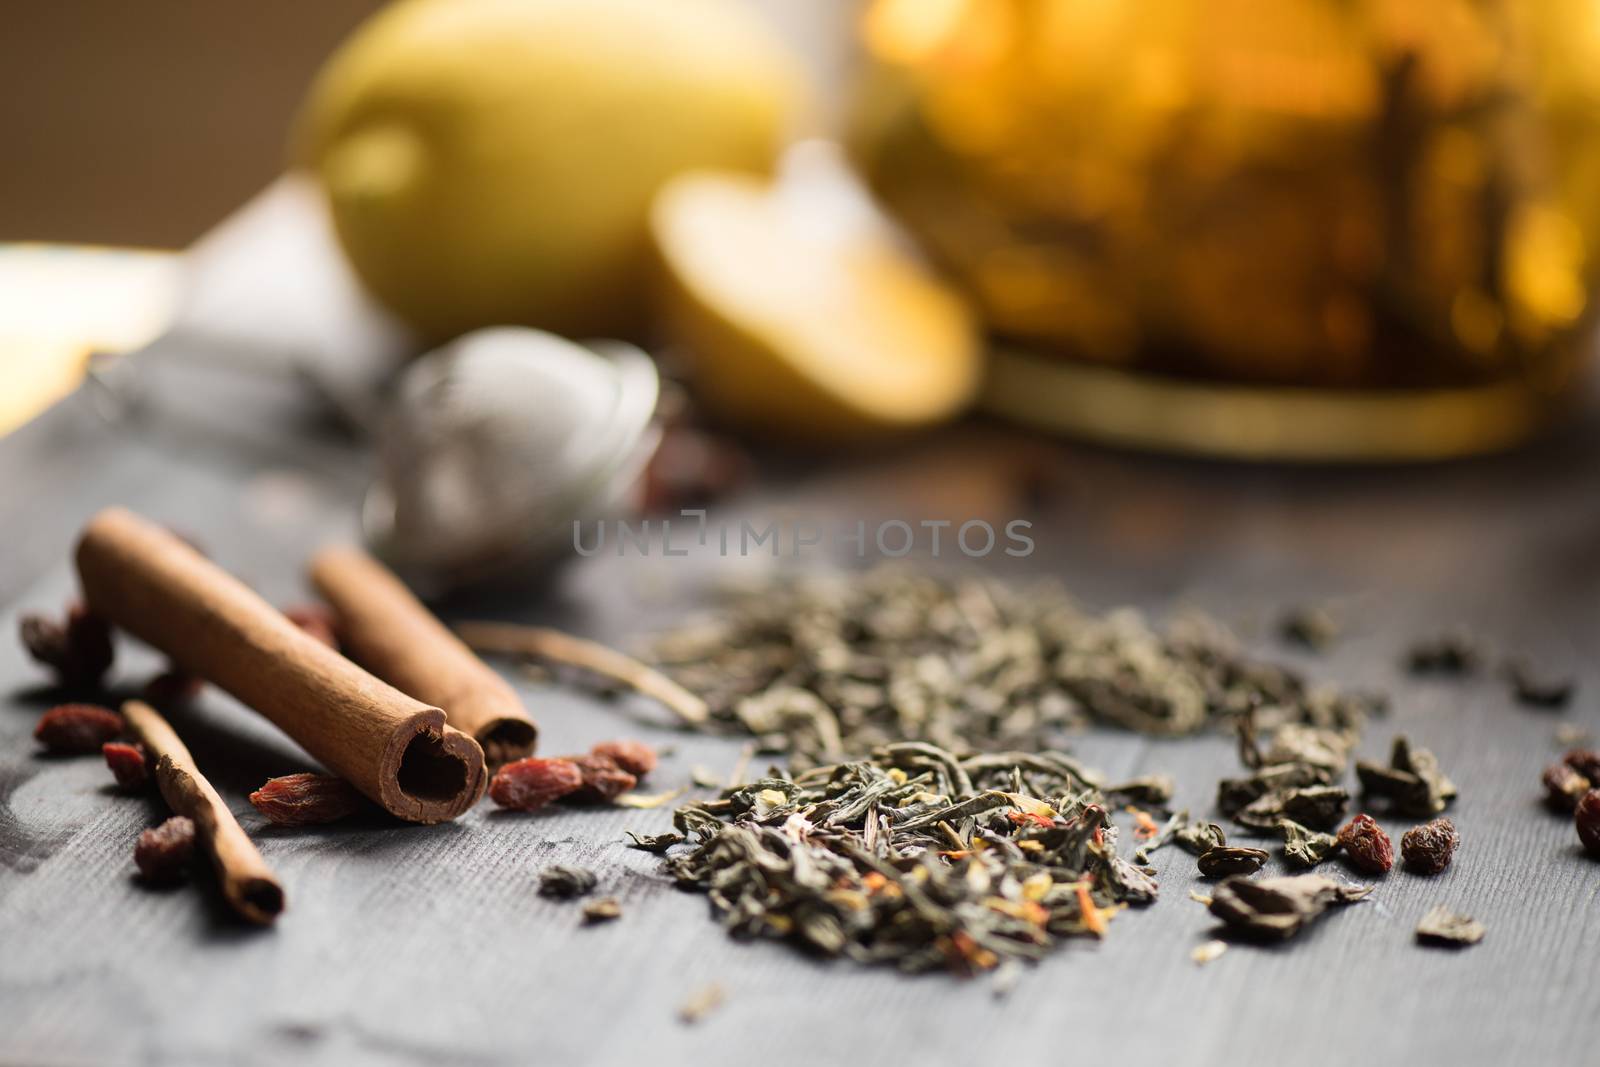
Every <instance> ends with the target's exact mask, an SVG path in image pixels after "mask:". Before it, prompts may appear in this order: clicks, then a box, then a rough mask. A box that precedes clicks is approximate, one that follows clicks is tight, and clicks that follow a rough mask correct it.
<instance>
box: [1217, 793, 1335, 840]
mask: <svg viewBox="0 0 1600 1067" xmlns="http://www.w3.org/2000/svg"><path fill="white" fill-rule="evenodd" d="M1349 803H1350V794H1349V793H1348V792H1346V791H1345V790H1344V789H1342V788H1340V787H1339V786H1336V785H1312V786H1304V787H1300V788H1295V789H1279V790H1274V791H1273V792H1270V793H1267V794H1266V795H1265V796H1262V797H1260V798H1258V799H1256V800H1254V801H1252V802H1251V803H1249V804H1248V805H1246V806H1245V807H1244V809H1243V810H1242V811H1240V812H1238V813H1237V814H1235V815H1234V817H1233V819H1234V821H1235V822H1237V823H1239V824H1240V825H1241V826H1248V827H1250V828H1251V829H1252V830H1258V831H1260V832H1262V833H1271V832H1272V831H1274V830H1276V829H1277V828H1278V823H1279V822H1281V821H1282V820H1284V819H1293V820H1294V821H1295V822H1298V823H1301V824H1303V825H1305V826H1309V827H1311V828H1312V829H1315V830H1326V829H1328V828H1329V827H1331V826H1336V825H1338V823H1339V820H1340V818H1341V817H1343V815H1344V809H1345V806H1346V805H1347V804H1349Z"/></svg>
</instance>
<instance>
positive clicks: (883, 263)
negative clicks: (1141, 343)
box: [651, 172, 981, 440]
mask: <svg viewBox="0 0 1600 1067" xmlns="http://www.w3.org/2000/svg"><path fill="white" fill-rule="evenodd" d="M651 232H652V235H653V237H654V239H655V242H656V247H657V251H658V253H659V255H660V258H661V260H662V263H663V265H664V267H665V274H666V279H667V280H666V285H665V291H664V294H663V307H662V313H663V315H662V320H663V326H664V328H665V329H666V330H667V331H668V332H669V334H670V336H671V339H672V340H673V341H674V342H676V343H678V344H679V345H681V347H682V348H683V349H684V350H685V355H686V358H687V359H688V360H689V361H690V365H691V370H692V372H693V376H694V385H695V389H696V393H697V395H698V396H699V398H700V399H701V401H702V402H703V403H704V404H705V405H706V406H707V408H708V409H710V410H711V411H712V412H714V413H716V414H718V415H720V416H721V417H723V418H725V419H727V420H729V421H733V422H737V423H740V424H743V425H745V426H749V427H753V428H756V429H759V430H762V431H766V432H770V433H772V434H775V435H781V436H787V437H798V438H804V439H811V440H831V439H839V438H848V437H859V436H863V435H870V434H872V433H874V432H876V433H883V432H893V431H896V430H906V429H911V428H914V427H919V426H925V425H928V424H931V423H935V422H938V421H940V420H943V419H947V418H949V417H950V416H952V415H954V414H956V413H957V412H959V411H961V410H962V409H963V408H964V407H965V406H966V405H967V404H968V402H969V401H970V400H971V399H972V397H973V393H974V391H975V390H976V388H977V386H978V380H979V373H980V368H981V348H980V345H979V343H978V331H977V329H976V327H975V326H974V323H973V320H972V317H971V315H970V313H969V312H968V310H967V308H966V305H965V304H964V303H963V302H962V300H961V299H960V298H959V297H958V296H957V295H956V294H955V293H953V292H952V291H950V290H949V289H948V288H947V287H946V286H945V285H943V284H942V283H941V282H940V281H939V280H938V279H937V278H935V277H934V276H933V275H932V274H931V273H929V272H928V271H927V270H926V269H925V268H924V267H923V266H922V265H921V264H920V263H919V262H918V261H917V260H916V259H914V258H913V257H912V256H911V255H909V254H908V253H907V252H905V251H903V250H902V249H901V248H899V247H898V246H897V245H896V244H895V243H894V242H893V240H892V239H891V238H890V237H889V236H888V235H887V234H886V233H884V232H883V231H882V230H881V229H879V228H878V227H876V226H873V225H871V224H869V223H867V222H866V221H864V220H856V219H851V218H850V217H848V213H846V217H844V218H841V217H840V213H838V212H829V211H826V210H822V205H820V204H819V203H818V202H817V200H816V198H811V197H803V196H799V197H797V196H793V195H788V194H786V193H785V192H784V191H783V190H782V189H781V188H780V187H776V186H773V185H771V184H769V183H767V182H764V181H762V180H760V179H758V178H754V177H751V176H747V175H742V174H736V173H723V172H696V173H691V174H687V175H683V176H681V177H679V178H676V179H674V180H673V181H672V182H670V183H668V184H667V185H666V186H665V187H664V188H663V189H662V191H661V192H660V193H659V194H658V195H657V197H656V199H655V202H654V205H653V207H652V211H651Z"/></svg>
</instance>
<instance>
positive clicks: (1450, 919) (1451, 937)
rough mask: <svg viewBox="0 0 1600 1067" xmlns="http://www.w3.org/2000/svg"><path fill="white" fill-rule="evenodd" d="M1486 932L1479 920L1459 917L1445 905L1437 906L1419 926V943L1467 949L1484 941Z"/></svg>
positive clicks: (1424, 917)
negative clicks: (1468, 946)
mask: <svg viewBox="0 0 1600 1067" xmlns="http://www.w3.org/2000/svg"><path fill="white" fill-rule="evenodd" d="M1486 932H1487V931H1486V930H1485V928H1484V925H1483V924H1482V923H1481V922H1479V921H1478V920H1476V919H1472V918H1469V917H1467V916H1465V915H1458V914H1456V913H1455V912H1453V911H1451V910H1450V909H1449V908H1447V907H1445V906H1444V905H1443V904H1437V905H1435V906H1434V907H1433V908H1432V909H1431V910H1430V911H1429V912H1428V914H1426V915H1424V916H1423V917H1422V921H1421V922H1419V923H1418V924H1417V942H1418V943H1419V944H1423V945H1443V946H1446V947H1450V948H1465V947H1466V946H1467V945H1476V944H1477V943H1478V942H1479V941H1482V940H1483V935H1484V934H1485V933H1486Z"/></svg>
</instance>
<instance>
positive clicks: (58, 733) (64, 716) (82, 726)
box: [33, 704, 123, 756]
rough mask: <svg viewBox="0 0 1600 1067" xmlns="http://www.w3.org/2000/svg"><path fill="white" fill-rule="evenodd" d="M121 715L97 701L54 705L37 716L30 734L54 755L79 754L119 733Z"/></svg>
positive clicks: (92, 748) (98, 747) (92, 750)
mask: <svg viewBox="0 0 1600 1067" xmlns="http://www.w3.org/2000/svg"><path fill="white" fill-rule="evenodd" d="M122 728H123V723H122V716H121V715H118V714H117V713H116V712H114V711H112V710H111V709H110V708H102V707H101V706H100V705H98V704H58V705H56V706H55V707H53V708H51V709H50V710H49V711H47V712H45V713H44V714H43V715H42V716H40V718H39V725H37V726H35V727H34V728H33V736H34V738H35V739H36V740H38V741H39V743H40V744H42V745H44V747H45V748H47V749H49V750H50V751H51V752H54V753H56V754H57V755H63V756H66V755H72V756H81V755H83V754H85V753H88V752H99V751H100V746H101V745H103V744H105V743H106V742H107V741H111V740H113V739H115V738H116V737H118V736H120V735H121V733H122Z"/></svg>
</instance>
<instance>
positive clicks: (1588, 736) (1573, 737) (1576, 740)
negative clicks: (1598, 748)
mask: <svg viewBox="0 0 1600 1067" xmlns="http://www.w3.org/2000/svg"><path fill="white" fill-rule="evenodd" d="M1592 740H1594V733H1593V732H1592V731H1590V730H1589V729H1588V728H1587V727H1585V726H1580V725H1578V724H1577V723H1575V722H1563V723H1557V724H1556V747H1557V748H1570V747H1571V746H1573V745H1586V744H1588V743H1589V742H1590V741H1592Z"/></svg>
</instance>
